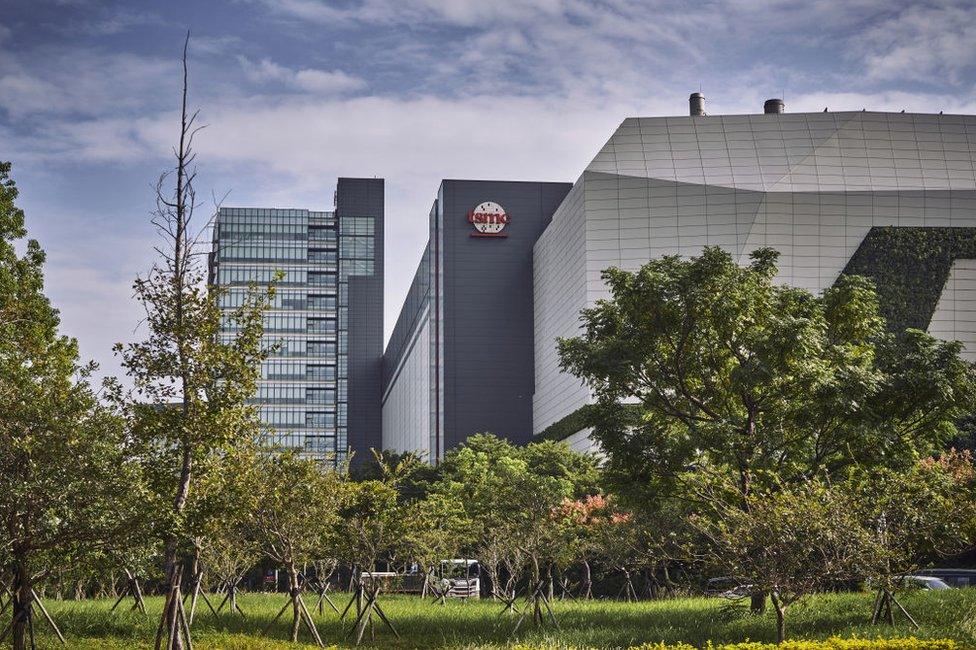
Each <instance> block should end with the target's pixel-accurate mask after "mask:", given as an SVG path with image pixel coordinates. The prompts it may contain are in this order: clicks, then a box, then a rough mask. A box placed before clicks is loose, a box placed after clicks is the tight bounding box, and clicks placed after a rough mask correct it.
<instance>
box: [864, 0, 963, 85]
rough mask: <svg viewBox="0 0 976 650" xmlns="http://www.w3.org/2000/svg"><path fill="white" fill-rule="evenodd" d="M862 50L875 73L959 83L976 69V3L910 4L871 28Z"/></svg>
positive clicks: (875, 75)
mask: <svg viewBox="0 0 976 650" xmlns="http://www.w3.org/2000/svg"><path fill="white" fill-rule="evenodd" d="M861 51H862V52H863V56H864V60H865V65H866V68H867V72H868V74H869V75H870V76H871V77H872V78H874V79H881V80H893V81H904V80H911V81H922V82H930V83H931V82H935V83H940V82H945V81H950V82H952V83H958V82H960V81H962V79H963V78H964V74H965V73H966V72H971V71H973V70H974V69H976V4H973V3H972V2H964V3H957V2H951V3H946V4H942V3H939V4H937V5H935V6H931V5H913V6H909V7H907V8H905V9H904V10H902V11H900V12H898V13H896V14H895V15H893V16H890V17H886V18H884V19H883V20H880V21H878V22H877V23H875V24H874V25H872V26H871V27H870V28H869V29H867V30H866V32H865V34H864V37H863V46H862V48H861Z"/></svg>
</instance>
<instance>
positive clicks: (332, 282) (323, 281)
mask: <svg viewBox="0 0 976 650" xmlns="http://www.w3.org/2000/svg"><path fill="white" fill-rule="evenodd" d="M308 284H309V285H310V286H313V287H334V286H336V274H335V273H326V272H323V271H309V272H308Z"/></svg>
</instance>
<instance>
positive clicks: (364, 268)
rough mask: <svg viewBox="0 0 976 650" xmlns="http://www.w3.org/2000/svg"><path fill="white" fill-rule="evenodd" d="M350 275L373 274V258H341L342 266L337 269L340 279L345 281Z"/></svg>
mask: <svg viewBox="0 0 976 650" xmlns="http://www.w3.org/2000/svg"><path fill="white" fill-rule="evenodd" d="M309 275H312V274H311V273H309ZM352 275H373V260H345V259H344V260H342V268H341V269H340V270H339V279H340V281H341V282H345V281H346V280H347V279H348V278H349V276H352ZM309 284H311V282H309Z"/></svg>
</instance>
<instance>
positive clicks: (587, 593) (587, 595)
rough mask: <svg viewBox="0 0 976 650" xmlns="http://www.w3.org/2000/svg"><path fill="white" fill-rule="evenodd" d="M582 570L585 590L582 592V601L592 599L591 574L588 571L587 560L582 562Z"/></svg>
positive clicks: (588, 563)
mask: <svg viewBox="0 0 976 650" xmlns="http://www.w3.org/2000/svg"><path fill="white" fill-rule="evenodd" d="M583 570H584V572H585V575H586V582H585V583H584V584H585V585H586V588H585V589H584V591H583V600H589V599H591V598H592V597H593V573H592V571H591V570H590V562H589V560H583Z"/></svg>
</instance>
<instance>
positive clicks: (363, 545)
mask: <svg viewBox="0 0 976 650" xmlns="http://www.w3.org/2000/svg"><path fill="white" fill-rule="evenodd" d="M345 491H346V495H345V498H344V499H343V502H342V508H341V510H340V512H339V529H338V540H339V545H338V556H339V557H341V558H342V559H343V560H345V561H346V562H348V563H349V564H351V565H353V566H355V567H357V570H359V571H375V570H377V562H379V561H380V560H382V559H388V560H392V559H395V558H396V557H397V556H398V554H399V553H400V552H401V551H402V550H403V548H404V546H403V544H404V533H405V531H406V527H407V522H406V521H405V520H404V518H403V510H402V508H401V504H400V502H399V492H398V491H397V487H396V483H395V482H394V481H393V480H391V476H390V475H389V474H387V475H386V478H384V479H380V480H378V479H370V480H366V481H359V482H352V481H351V482H349V483H347V484H346V485H345Z"/></svg>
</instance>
